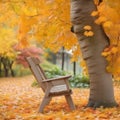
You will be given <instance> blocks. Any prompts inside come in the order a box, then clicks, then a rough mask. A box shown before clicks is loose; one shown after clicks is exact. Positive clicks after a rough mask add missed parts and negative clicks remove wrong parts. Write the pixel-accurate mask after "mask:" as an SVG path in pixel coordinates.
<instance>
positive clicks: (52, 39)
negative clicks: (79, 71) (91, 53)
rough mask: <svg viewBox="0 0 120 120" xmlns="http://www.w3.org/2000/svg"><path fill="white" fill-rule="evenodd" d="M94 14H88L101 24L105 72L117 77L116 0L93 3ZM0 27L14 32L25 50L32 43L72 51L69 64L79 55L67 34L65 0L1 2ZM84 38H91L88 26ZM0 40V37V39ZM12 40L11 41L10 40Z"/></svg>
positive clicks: (119, 31) (119, 60) (119, 71)
mask: <svg viewBox="0 0 120 120" xmlns="http://www.w3.org/2000/svg"><path fill="white" fill-rule="evenodd" d="M94 1H95V4H96V6H97V10H98V11H93V12H92V13H91V15H92V16H93V17H94V16H97V17H98V19H97V20H96V21H95V22H96V24H100V25H101V24H102V26H103V28H104V31H105V33H106V35H107V36H108V37H109V39H110V45H109V46H107V48H106V49H105V50H104V51H103V53H101V54H102V55H103V56H104V57H105V58H106V59H107V61H108V66H107V70H108V71H109V72H112V73H113V75H115V77H118V78H119V75H120V68H119V67H120V66H119V63H120V47H119V46H120V43H119V39H120V37H119V35H120V22H119V20H120V11H119V9H120V6H119V4H120V1H119V0H114V1H112V0H103V2H102V3H101V4H98V3H99V0H94ZM0 6H1V7H0V14H1V16H0V26H1V29H2V30H3V31H4V29H5V26H7V27H11V28H13V29H14V30H15V33H16V31H17V34H18V35H17V39H18V41H19V47H23V48H24V47H26V46H28V45H29V43H30V40H36V41H38V42H39V43H40V44H42V45H44V47H47V48H50V49H51V50H52V51H54V52H57V51H58V50H59V49H60V48H61V47H62V46H64V47H65V48H66V49H68V50H71V49H72V52H73V59H72V60H73V61H77V60H78V59H79V57H80V56H81V52H80V46H79V42H78V40H77V39H76V37H75V36H74V34H72V33H71V31H70V29H71V22H70V1H69V0H40V1H39V0H34V1H33V0H4V1H0ZM83 29H85V30H86V31H88V30H89V32H85V33H84V35H85V36H87V37H90V36H92V35H94V31H91V26H88V25H86V26H85V27H84V28H83ZM0 39H1V38H0ZM11 41H12V40H11Z"/></svg>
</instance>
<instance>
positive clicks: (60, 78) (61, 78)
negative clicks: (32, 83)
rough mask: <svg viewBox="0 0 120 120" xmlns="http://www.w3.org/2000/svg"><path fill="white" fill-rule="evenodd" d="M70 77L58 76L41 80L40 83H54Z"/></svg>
mask: <svg viewBox="0 0 120 120" xmlns="http://www.w3.org/2000/svg"><path fill="white" fill-rule="evenodd" d="M70 77H72V76H71V75H67V76H60V77H57V78H51V79H46V80H43V81H42V82H52V81H56V80H65V79H69V78H70Z"/></svg>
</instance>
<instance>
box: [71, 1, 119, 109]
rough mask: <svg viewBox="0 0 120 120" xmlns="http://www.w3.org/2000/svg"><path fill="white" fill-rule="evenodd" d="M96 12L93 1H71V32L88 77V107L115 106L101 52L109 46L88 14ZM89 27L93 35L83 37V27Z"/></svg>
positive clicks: (110, 76) (99, 27)
mask: <svg viewBox="0 0 120 120" xmlns="http://www.w3.org/2000/svg"><path fill="white" fill-rule="evenodd" d="M94 10H96V6H95V5H94V2H93V0H71V21H72V24H73V31H74V33H75V34H76V35H77V37H78V40H79V42H80V47H81V51H82V54H83V59H84V60H85V61H86V64H87V67H88V73H89V77H90V96H89V101H88V105H87V106H88V107H94V108H96V107H100V106H103V107H113V106H116V105H117V104H116V102H115V99H114V92H113V83H112V75H111V74H110V73H108V72H107V71H106V65H107V61H106V60H105V58H104V57H102V56H101V52H102V51H103V50H104V48H105V47H106V46H108V45H109V39H108V38H107V36H106V35H105V33H104V31H103V29H102V27H101V26H100V25H97V24H95V22H94V21H95V18H94V17H92V16H91V15H90V14H91V12H92V11H94ZM86 25H90V26H91V27H92V31H93V32H94V35H93V36H92V37H86V36H84V35H83V34H84V29H83V27H84V26H86Z"/></svg>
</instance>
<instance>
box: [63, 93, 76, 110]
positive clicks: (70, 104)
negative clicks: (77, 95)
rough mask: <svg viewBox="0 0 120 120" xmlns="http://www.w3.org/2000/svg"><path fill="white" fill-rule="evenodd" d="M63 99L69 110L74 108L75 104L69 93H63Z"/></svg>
mask: <svg viewBox="0 0 120 120" xmlns="http://www.w3.org/2000/svg"><path fill="white" fill-rule="evenodd" d="M65 99H66V101H67V103H68V105H69V107H70V109H71V110H75V105H74V103H73V100H72V97H71V95H65Z"/></svg>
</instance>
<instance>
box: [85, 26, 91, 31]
mask: <svg viewBox="0 0 120 120" xmlns="http://www.w3.org/2000/svg"><path fill="white" fill-rule="evenodd" d="M91 29H92V27H91V26H90V25H86V26H84V30H91Z"/></svg>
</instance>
